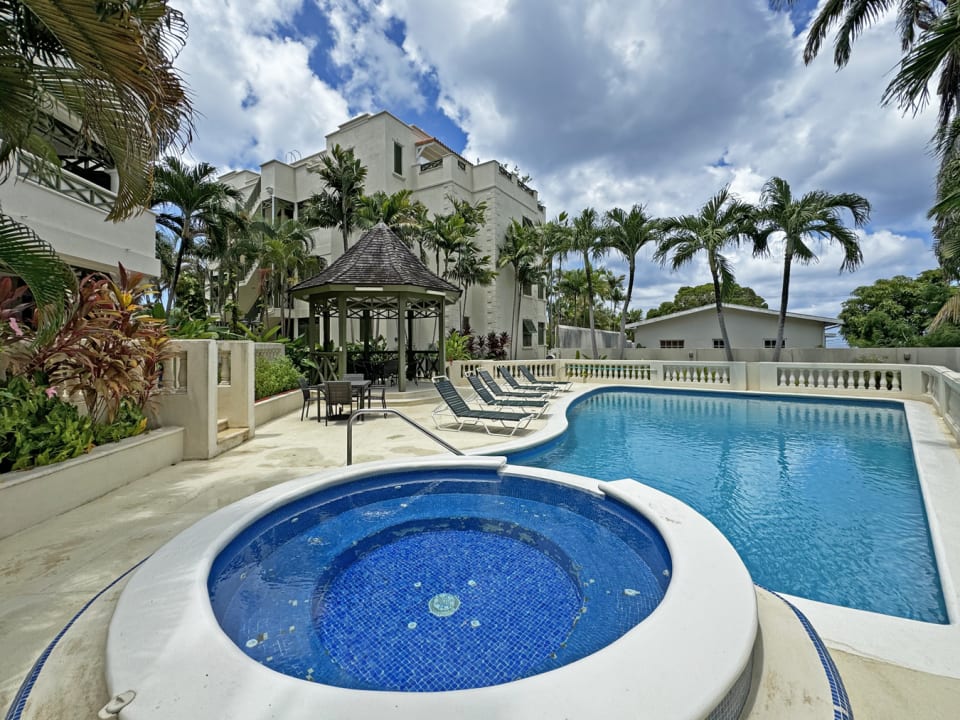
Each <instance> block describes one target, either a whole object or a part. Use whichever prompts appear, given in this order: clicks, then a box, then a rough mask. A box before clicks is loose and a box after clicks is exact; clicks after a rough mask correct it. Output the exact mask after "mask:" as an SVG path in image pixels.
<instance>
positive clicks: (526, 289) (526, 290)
mask: <svg viewBox="0 0 960 720" xmlns="http://www.w3.org/2000/svg"><path fill="white" fill-rule="evenodd" d="M523 294H524V295H533V284H532V283H528V282H527V283H524V284H523Z"/></svg>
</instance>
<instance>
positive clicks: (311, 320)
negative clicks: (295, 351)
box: [307, 298, 317, 352]
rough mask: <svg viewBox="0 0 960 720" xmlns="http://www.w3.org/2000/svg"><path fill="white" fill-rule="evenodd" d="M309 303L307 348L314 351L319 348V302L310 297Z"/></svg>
mask: <svg viewBox="0 0 960 720" xmlns="http://www.w3.org/2000/svg"><path fill="white" fill-rule="evenodd" d="M307 305H308V307H309V308H310V312H309V313H308V315H307V349H308V350H309V351H310V352H313V351H314V350H316V349H317V304H316V303H315V302H314V301H313V299H312V298H308V299H307Z"/></svg>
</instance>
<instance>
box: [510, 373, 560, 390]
mask: <svg viewBox="0 0 960 720" xmlns="http://www.w3.org/2000/svg"><path fill="white" fill-rule="evenodd" d="M500 377H502V378H503V379H504V380H506V381H507V385H509V386H510V387H512V388H513V389H514V390H526V391H527V392H531V391H533V392H540V393H546V394H547V395H556V394H557V393H558V392H560V390H559V389H558V388H556V387H554V386H552V385H550V386H549V387H548V386H547V385H522V384H520V383H519V382H517V379H516V378H515V377H514V376H513V373H511V372H510V370H509V369H508V368H505V367H502V368H500Z"/></svg>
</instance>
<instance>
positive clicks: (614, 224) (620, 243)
mask: <svg viewBox="0 0 960 720" xmlns="http://www.w3.org/2000/svg"><path fill="white" fill-rule="evenodd" d="M605 223H606V235H607V245H608V246H609V247H610V248H611V249H613V250H616V251H617V252H618V253H620V255H621V256H622V257H623V259H624V260H626V261H627V267H628V274H627V296H626V299H625V302H624V303H623V308H622V310H621V312H620V359H621V360H622V359H623V354H624V350H625V348H626V337H627V310H629V308H630V300H631V298H632V297H633V280H634V277H635V276H636V272H637V253H639V252H640V249H641V248H642V247H643V246H644V245H646V244H647V243H654V244H657V243H659V242H660V241H661V240H662V239H663V223H662V222H661V221H660V220H659V219H657V218H651V217H650V216H648V215H647V214H646V211H645V210H644V208H643V205H634V206H633V207H632V208H630V212H626V211H625V210H623V209H622V208H614V209H613V210H609V211H608V212H607V215H606V218H605Z"/></svg>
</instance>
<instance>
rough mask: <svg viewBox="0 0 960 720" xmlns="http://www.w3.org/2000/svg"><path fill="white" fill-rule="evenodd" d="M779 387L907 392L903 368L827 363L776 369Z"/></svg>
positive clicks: (866, 391)
mask: <svg viewBox="0 0 960 720" xmlns="http://www.w3.org/2000/svg"><path fill="white" fill-rule="evenodd" d="M776 373H777V375H776V377H777V388H778V389H787V390H789V389H793V388H806V389H811V390H856V391H862V392H865V393H870V394H873V393H892V394H897V393H901V392H903V373H902V371H901V369H900V368H899V367H879V368H878V367H876V366H873V365H849V366H832V367H831V366H824V365H817V366H813V367H811V366H810V365H795V364H791V365H786V366H777V368H776Z"/></svg>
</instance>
